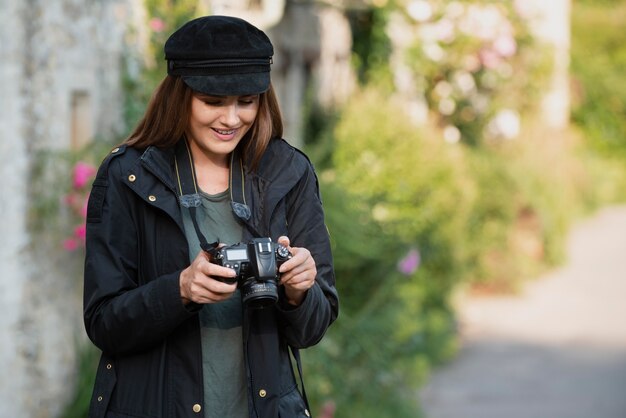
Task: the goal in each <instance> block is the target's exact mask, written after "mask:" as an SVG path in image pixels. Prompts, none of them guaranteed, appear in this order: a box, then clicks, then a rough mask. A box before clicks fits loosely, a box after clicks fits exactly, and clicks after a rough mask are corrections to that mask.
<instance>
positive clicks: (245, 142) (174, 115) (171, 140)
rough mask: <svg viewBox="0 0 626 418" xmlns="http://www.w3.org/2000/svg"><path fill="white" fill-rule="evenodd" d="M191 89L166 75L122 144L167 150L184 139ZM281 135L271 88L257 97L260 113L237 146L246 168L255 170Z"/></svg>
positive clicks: (281, 121)
mask: <svg viewBox="0 0 626 418" xmlns="http://www.w3.org/2000/svg"><path fill="white" fill-rule="evenodd" d="M192 97H193V90H191V89H190V88H189V87H188V86H187V85H186V84H185V82H184V81H183V80H182V79H181V78H180V77H176V76H170V75H168V76H166V77H165V78H164V79H163V81H161V84H159V86H158V87H157V88H156V90H155V92H154V94H153V95H152V98H151V99H150V102H149V103H148V107H147V109H146V113H145V114H144V116H143V118H142V119H141V120H140V121H139V123H138V124H137V127H135V129H134V130H133V132H132V133H131V134H130V135H129V137H128V138H127V139H126V140H125V141H124V143H125V144H126V145H128V146H130V147H135V148H147V147H148V146H151V145H152V146H156V147H159V148H168V147H172V146H174V145H175V144H176V143H177V142H178V141H179V140H180V139H181V138H183V137H184V135H185V131H186V130H187V127H188V125H189V118H190V115H191V99H192ZM282 135H283V119H282V115H281V112H280V107H279V106H278V99H277V98H276V93H275V92H274V87H273V86H272V85H271V83H270V87H269V89H268V90H267V91H266V92H265V93H261V94H260V96H259V111H258V113H257V117H256V119H255V120H254V123H253V124H252V126H251V127H250V130H249V131H248V133H247V134H246V136H245V137H244V138H243V139H242V141H241V143H240V146H241V147H242V148H243V154H244V156H245V160H246V163H247V165H248V167H249V168H250V169H252V170H254V169H256V168H257V166H258V164H259V162H260V160H261V157H262V156H263V153H264V152H265V150H266V149H267V145H268V144H269V142H270V140H271V139H272V138H280V137H282Z"/></svg>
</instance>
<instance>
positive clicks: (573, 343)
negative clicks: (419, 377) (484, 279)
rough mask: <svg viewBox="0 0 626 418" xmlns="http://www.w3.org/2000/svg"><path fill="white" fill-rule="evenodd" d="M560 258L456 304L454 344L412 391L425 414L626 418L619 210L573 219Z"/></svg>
mask: <svg viewBox="0 0 626 418" xmlns="http://www.w3.org/2000/svg"><path fill="white" fill-rule="evenodd" d="M568 260H569V261H568V262H567V264H566V265H564V266H563V267H562V268H560V269H558V270H556V271H553V272H551V273H549V274H547V275H545V276H543V277H540V278H538V279H536V280H533V281H531V282H529V283H528V284H527V285H526V286H525V287H524V288H523V290H522V291H521V292H520V293H519V294H517V295H514V296H490V297H470V298H465V299H464V300H463V301H461V302H460V303H459V318H460V323H461V337H462V341H463V348H462V350H461V352H460V354H459V356H458V357H457V358H456V359H455V360H454V361H452V362H451V363H449V364H448V365H446V366H444V367H442V368H440V369H438V370H437V371H436V372H435V373H434V374H433V376H432V377H431V380H430V382H429V384H428V385H427V386H426V387H425V388H424V389H423V390H422V391H421V392H420V394H419V397H420V401H421V403H422V406H423V409H424V412H425V415H426V417H427V418H522V417H524V418H626V206H619V207H610V208H606V209H604V210H602V211H600V212H598V213H597V214H596V215H594V216H593V217H591V218H589V219H588V220H586V221H583V222H582V223H580V224H578V225H577V226H576V227H575V228H574V230H573V231H572V234H571V236H570V239H569V247H568Z"/></svg>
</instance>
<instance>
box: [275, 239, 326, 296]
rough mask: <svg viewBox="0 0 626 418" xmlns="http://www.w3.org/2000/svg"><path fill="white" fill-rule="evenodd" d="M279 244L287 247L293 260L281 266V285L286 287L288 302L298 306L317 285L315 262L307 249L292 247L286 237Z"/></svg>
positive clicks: (279, 240)
mask: <svg viewBox="0 0 626 418" xmlns="http://www.w3.org/2000/svg"><path fill="white" fill-rule="evenodd" d="M278 243H279V244H282V245H284V246H285V247H287V249H288V250H289V252H290V253H291V254H292V257H291V259H290V260H288V261H285V262H284V263H283V265H281V266H280V269H279V272H280V274H281V275H280V284H281V285H283V286H285V294H286V295H287V302H288V303H289V304H290V305H295V306H298V305H300V303H302V300H303V299H304V295H305V294H306V292H307V290H309V289H310V288H311V287H313V285H314V284H315V277H316V276H317V268H316V267H315V260H313V257H312V256H311V252H310V251H309V250H307V249H306V248H298V247H291V246H290V245H289V244H290V242H289V238H287V237H286V236H281V237H280V238H278Z"/></svg>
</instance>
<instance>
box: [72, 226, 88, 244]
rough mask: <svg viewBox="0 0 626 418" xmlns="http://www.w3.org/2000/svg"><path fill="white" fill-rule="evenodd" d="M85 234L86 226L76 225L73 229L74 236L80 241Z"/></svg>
mask: <svg viewBox="0 0 626 418" xmlns="http://www.w3.org/2000/svg"><path fill="white" fill-rule="evenodd" d="M86 234H87V226H86V225H85V224H82V225H78V226H77V227H76V228H74V236H75V237H76V238H79V239H81V240H84V239H85V235H86Z"/></svg>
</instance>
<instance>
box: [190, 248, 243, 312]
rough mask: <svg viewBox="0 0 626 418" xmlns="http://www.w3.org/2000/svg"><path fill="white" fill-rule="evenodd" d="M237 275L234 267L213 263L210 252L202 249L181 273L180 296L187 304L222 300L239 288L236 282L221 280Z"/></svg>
mask: <svg viewBox="0 0 626 418" xmlns="http://www.w3.org/2000/svg"><path fill="white" fill-rule="evenodd" d="M235 276H236V274H235V271H234V270H233V269H230V268H227V267H223V266H220V265H217V264H214V263H211V261H210V260H209V256H208V254H207V253H205V252H204V251H200V252H199V253H198V255H197V256H196V258H195V260H193V262H192V263H191V265H190V266H189V267H187V268H186V269H185V270H183V271H182V272H181V273H180V280H179V283H180V297H181V298H182V300H183V303H184V304H185V305H186V304H188V303H189V302H195V303H200V304H205V303H215V302H221V301H223V300H226V299H228V298H229V297H231V296H232V294H233V293H234V292H235V290H236V289H237V283H236V282H235V283H232V284H229V283H224V282H223V281H221V280H228V281H232V280H233V279H234V278H235Z"/></svg>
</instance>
